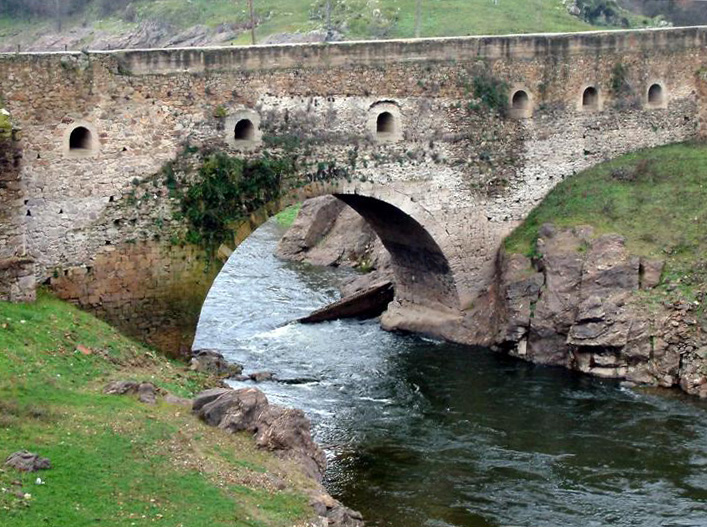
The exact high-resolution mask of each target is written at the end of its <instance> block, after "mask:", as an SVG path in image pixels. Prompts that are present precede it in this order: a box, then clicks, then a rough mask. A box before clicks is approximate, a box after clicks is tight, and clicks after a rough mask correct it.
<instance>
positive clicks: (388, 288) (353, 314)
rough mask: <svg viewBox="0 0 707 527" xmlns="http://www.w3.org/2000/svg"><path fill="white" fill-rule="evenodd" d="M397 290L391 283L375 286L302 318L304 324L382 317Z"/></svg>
mask: <svg viewBox="0 0 707 527" xmlns="http://www.w3.org/2000/svg"><path fill="white" fill-rule="evenodd" d="M394 297H395V290H394V289H393V284H392V283H391V282H383V283H378V284H373V286H371V287H370V288H369V289H365V290H363V291H359V292H357V293H353V294H352V295H350V296H347V297H345V298H343V299H341V300H339V301H337V302H334V303H333V304H329V305H328V306H326V307H324V308H322V309H318V310H316V311H314V312H313V313H311V314H310V315H308V316H306V317H304V318H301V319H300V320H299V322H301V323H303V324H313V323H316V322H324V321H325V320H338V319H341V318H361V319H366V318H373V317H377V316H378V315H380V314H381V313H382V312H383V311H385V309H386V308H387V307H388V304H390V303H391V302H392V301H393V298H394Z"/></svg>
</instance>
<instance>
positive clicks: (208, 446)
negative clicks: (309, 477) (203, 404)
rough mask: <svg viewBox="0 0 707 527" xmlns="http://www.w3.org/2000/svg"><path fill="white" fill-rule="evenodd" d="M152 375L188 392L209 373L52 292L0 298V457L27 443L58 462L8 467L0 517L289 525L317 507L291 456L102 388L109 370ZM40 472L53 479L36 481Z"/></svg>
mask: <svg viewBox="0 0 707 527" xmlns="http://www.w3.org/2000/svg"><path fill="white" fill-rule="evenodd" d="M114 379H137V380H149V381H151V382H153V383H155V384H157V385H158V386H160V387H161V388H165V389H168V390H170V391H171V392H172V393H175V394H177V395H182V396H185V395H191V394H193V393H194V392H195V391H197V390H199V389H201V388H202V387H203V386H204V385H205V384H206V383H207V382H209V379H207V378H205V377H204V376H200V375H197V374H194V373H187V372H186V371H185V368H184V366H183V365H181V364H178V363H176V362H171V361H168V360H167V359H164V358H161V357H159V356H158V355H156V354H155V353H153V352H152V351H151V350H149V349H146V348H144V347H142V346H140V345H138V344H136V343H135V342H133V341H131V340H129V339H127V338H126V337H124V336H122V335H120V334H119V333H118V332H116V331H115V330H114V329H112V328H111V327H110V326H108V325H106V324H104V323H102V322H100V321H98V320H96V319H95V318H93V317H92V316H90V315H88V314H86V313H83V312H80V311H79V310H77V309H76V308H74V307H72V306H70V305H68V304H66V303H63V302H61V301H59V300H57V299H55V298H53V297H51V296H50V295H49V294H47V293H43V292H42V293H40V295H39V299H38V301H37V303H36V304H33V305H13V304H8V303H0V445H2V452H0V459H4V458H5V457H6V456H7V455H9V454H10V453H12V452H14V451H17V450H21V449H28V450H30V451H32V452H36V453H38V454H40V455H42V456H46V457H49V458H50V460H51V462H52V467H53V468H52V469H51V470H48V471H40V472H38V473H34V474H19V473H17V472H16V471H14V470H13V469H7V468H2V469H0V488H2V489H3V490H2V491H0V524H2V525H7V526H8V527H9V526H10V525H11V526H12V527H36V526H38V525H57V526H58V525H73V526H77V527H78V526H86V525H102V526H106V527H113V526H116V527H122V526H125V527H129V526H141V525H142V526H146V525H155V524H156V525H170V526H178V525H184V526H189V527H215V526H220V525H224V526H225V525H229V526H231V525H232V526H241V527H255V526H260V527H266V526H272V527H291V526H293V525H297V524H302V523H303V520H304V519H305V518H306V517H307V516H308V513H309V512H310V511H309V509H308V506H307V502H306V499H305V498H304V496H303V495H300V494H298V493H296V492H293V491H292V490H289V491H273V490H272V484H271V483H269V479H268V477H267V472H277V473H278V475H279V476H283V471H286V472H287V474H288V475H287V476H285V477H286V479H287V480H288V488H289V489H293V488H294V489H297V488H299V489H302V488H304V485H307V484H308V483H307V481H305V480H303V479H302V476H300V475H298V473H297V472H296V471H295V470H292V467H291V466H289V465H288V464H286V463H284V462H282V461H280V460H276V459H275V458H274V457H272V456H271V455H270V454H267V453H264V452H261V451H258V450H256V449H255V446H254V444H253V441H252V439H251V438H249V437H247V436H245V435H235V436H234V435H228V434H225V433H223V432H222V431H220V430H218V429H215V428H212V427H208V426H206V425H204V424H202V423H201V422H200V421H198V420H197V419H196V418H195V417H194V416H192V415H191V412H190V411H189V410H188V409H187V408H184V407H182V406H177V405H170V404H167V403H163V402H160V403H158V404H157V405H145V404H141V403H139V402H138V401H137V399H135V398H133V397H130V396H125V397H117V396H108V395H103V394H102V392H101V388H102V387H103V386H104V385H105V383H106V382H107V381H109V380H114ZM37 477H40V478H41V479H42V480H43V481H44V484H41V485H38V484H35V480H36V478H37Z"/></svg>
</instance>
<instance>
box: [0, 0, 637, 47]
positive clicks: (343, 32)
mask: <svg viewBox="0 0 707 527" xmlns="http://www.w3.org/2000/svg"><path fill="white" fill-rule="evenodd" d="M3 1H5V2H8V1H10V2H17V1H19V0H0V41H3V42H4V43H5V44H8V43H9V42H13V43H14V42H15V41H17V43H20V40H21V39H22V38H24V41H23V42H24V44H25V46H28V45H31V43H32V39H36V38H38V37H39V36H42V35H46V34H54V33H55V34H57V35H68V34H70V33H72V32H74V33H75V34H79V35H80V38H81V40H80V41H78V42H77V41H70V42H71V45H72V46H75V45H81V46H83V45H85V46H87V47H91V44H92V42H100V41H101V38H103V37H105V36H106V35H120V34H129V33H130V32H131V31H136V30H137V28H139V27H141V25H142V24H145V23H151V22H152V23H156V24H161V25H163V26H168V27H169V29H168V32H169V33H170V34H174V35H176V34H178V33H180V32H183V31H185V30H186V29H188V28H191V27H194V26H196V25H203V26H206V27H207V28H211V29H216V28H221V29H222V30H225V31H226V32H227V33H228V35H229V36H228V40H226V41H219V43H221V44H229V43H233V44H246V43H249V39H250V34H249V31H248V23H249V14H248V9H247V2H246V0H72V1H74V2H77V4H76V6H75V7H72V8H64V9H63V11H62V13H61V15H60V16H53V15H51V13H49V11H48V10H47V9H46V8H42V9H39V8H38V9H37V10H32V11H26V10H23V8H13V9H9V8H6V9H5V10H4V11H3V10H2V5H3V4H2V2H3ZM331 2H332V4H331V5H332V10H331V26H328V25H327V22H326V20H327V17H326V10H325V4H326V0H254V4H255V11H256V18H257V37H258V40H259V41H263V40H264V39H266V38H267V37H269V36H271V35H277V34H281V33H288V34H291V33H302V32H305V33H306V32H309V31H313V30H324V29H326V28H327V27H333V28H334V29H335V30H336V31H337V33H338V34H339V35H340V36H341V37H343V38H346V39H367V38H408V37H413V36H414V35H415V10H416V0H331ZM20 5H21V4H20ZM40 5H44V4H42V3H41V2H40ZM47 5H48V4H47ZM421 6H422V9H421V36H423V37H438V36H457V35H476V34H499V33H528V32H560V31H581V30H588V29H592V28H593V27H598V26H592V25H590V24H588V23H586V22H584V21H582V20H580V19H579V18H577V17H575V16H572V15H570V14H569V13H568V11H567V8H566V6H565V5H563V3H562V1H561V0H500V1H499V2H498V5H496V4H495V3H494V1H493V0H444V1H442V0H422V4H421ZM18 9H19V10H18ZM623 14H626V18H627V20H628V21H629V22H630V23H631V25H632V26H643V25H644V24H645V19H644V18H643V19H642V18H637V17H634V16H630V15H628V14H627V13H623V12H622V18H623ZM602 20H603V19H602ZM617 20H618V19H617ZM597 23H599V22H597ZM87 28H89V29H90V30H91V31H88V30H87ZM77 38H78V37H77ZM52 42H53V45H62V44H61V43H60V42H58V41H57V42H55V41H54V40H52Z"/></svg>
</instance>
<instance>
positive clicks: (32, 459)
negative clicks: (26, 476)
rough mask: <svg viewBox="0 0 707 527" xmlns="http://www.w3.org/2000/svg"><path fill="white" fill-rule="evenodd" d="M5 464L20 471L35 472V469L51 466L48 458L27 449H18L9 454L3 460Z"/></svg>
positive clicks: (44, 468)
mask: <svg viewBox="0 0 707 527" xmlns="http://www.w3.org/2000/svg"><path fill="white" fill-rule="evenodd" d="M5 465H6V466H8V467H12V468H14V469H17V470H19V471H21V472H36V471H37V470H46V469H50V468H52V465H51V463H50V462H49V459H47V458H46V457H40V456H38V455H37V454H33V453H32V452H28V451H27V450H20V451H19V452H15V453H13V454H10V456H9V457H8V458H7V459H6V460H5Z"/></svg>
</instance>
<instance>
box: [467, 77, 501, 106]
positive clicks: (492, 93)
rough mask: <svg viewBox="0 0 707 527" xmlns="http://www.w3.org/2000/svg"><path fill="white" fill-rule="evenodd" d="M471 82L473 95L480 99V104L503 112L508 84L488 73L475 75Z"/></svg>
mask: <svg viewBox="0 0 707 527" xmlns="http://www.w3.org/2000/svg"><path fill="white" fill-rule="evenodd" d="M472 84H473V86H472V87H473V92H474V97H476V98H477V99H479V100H480V101H481V105H482V106H484V107H486V108H488V109H489V110H492V111H496V112H499V113H500V114H503V113H505V111H506V109H507V106H508V84H506V83H505V82H503V81H501V80H499V79H496V78H494V77H492V76H491V75H489V74H488V73H485V74H482V75H477V76H475V77H474V79H473V81H472ZM471 109H475V108H473V107H472V108H471Z"/></svg>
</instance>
